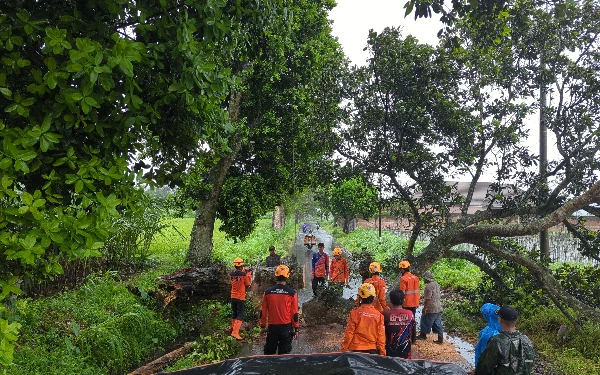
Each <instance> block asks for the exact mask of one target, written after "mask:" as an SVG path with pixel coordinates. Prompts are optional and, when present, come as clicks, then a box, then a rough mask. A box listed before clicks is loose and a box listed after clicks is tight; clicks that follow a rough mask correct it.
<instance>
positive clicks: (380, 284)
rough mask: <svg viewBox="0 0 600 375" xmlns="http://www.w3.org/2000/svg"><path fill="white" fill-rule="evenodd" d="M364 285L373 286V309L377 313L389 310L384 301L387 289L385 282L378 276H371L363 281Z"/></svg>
mask: <svg viewBox="0 0 600 375" xmlns="http://www.w3.org/2000/svg"><path fill="white" fill-rule="evenodd" d="M365 283H370V284H373V286H374V287H375V293H377V299H376V300H375V301H373V307H375V308H376V309H377V311H383V310H389V309H390V308H389V307H388V305H387V302H386V300H385V290H386V288H387V285H386V283H385V280H384V279H382V278H381V277H379V275H371V277H369V278H368V279H366V280H365ZM357 301H358V299H357Z"/></svg>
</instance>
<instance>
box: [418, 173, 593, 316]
mask: <svg viewBox="0 0 600 375" xmlns="http://www.w3.org/2000/svg"><path fill="white" fill-rule="evenodd" d="M599 201H600V182H598V183H596V184H594V185H593V186H592V187H591V188H590V189H589V190H588V191H586V192H585V193H583V194H581V195H580V196H578V197H576V198H574V199H572V200H570V201H568V202H566V203H565V204H564V205H562V206H561V207H560V208H558V209H556V210H554V211H553V212H551V213H549V214H548V215H546V216H544V217H543V218H541V219H539V220H536V221H532V222H528V223H517V224H510V223H500V224H478V223H477V222H472V221H471V222H469V225H467V226H462V225H460V224H455V225H453V226H450V227H446V228H445V230H443V231H442V232H441V234H440V235H439V236H437V237H436V238H435V239H433V240H432V241H431V242H430V243H429V245H428V246H427V247H426V248H425V250H424V251H423V252H421V254H419V255H418V256H417V257H416V258H415V262H411V263H414V268H415V272H416V273H420V272H423V271H425V270H426V269H429V268H430V267H431V265H433V263H435V262H436V261H437V260H439V259H441V258H443V257H448V256H450V257H453V256H458V255H460V257H462V258H466V257H465V254H458V253H455V254H452V251H451V250H450V249H451V248H452V247H453V246H455V245H458V244H461V243H470V244H473V245H476V246H479V247H480V248H481V249H482V250H484V251H485V252H487V253H490V254H494V255H495V256H498V257H501V258H503V259H506V260H508V261H510V262H514V263H516V264H519V265H521V266H523V267H525V268H526V269H527V270H528V271H529V273H530V274H531V275H532V276H533V277H535V278H536V280H537V281H538V282H539V284H540V286H541V287H542V288H543V289H544V291H545V292H546V293H547V294H548V295H549V296H550V297H551V298H552V299H553V301H555V303H563V304H565V305H566V306H570V307H572V308H573V309H575V310H576V311H578V312H579V313H580V314H582V315H584V316H587V317H590V318H592V319H594V320H595V321H598V322H600V311H599V310H598V309H595V308H594V307H592V306H589V305H587V304H585V303H583V302H581V301H579V300H578V299H577V298H575V297H573V296H572V295H570V294H569V293H567V291H565V290H564V289H563V288H562V286H561V285H560V283H559V282H558V281H557V280H556V279H555V278H554V276H553V275H552V272H551V271H550V270H549V269H548V268H547V267H545V266H544V265H543V264H540V263H538V262H537V261H536V260H534V259H531V258H529V257H527V256H524V255H522V254H519V253H517V252H514V251H509V250H507V249H504V248H502V247H501V246H498V245H496V244H495V243H493V242H492V241H491V238H493V237H515V236H522V235H529V234H535V233H539V232H540V231H541V230H543V229H547V228H549V227H551V226H554V225H556V224H558V223H561V222H563V221H565V220H566V219H567V218H568V217H569V216H570V215H571V214H572V213H573V212H575V211H576V210H578V209H581V208H583V207H586V206H588V205H589V204H591V203H598V202H599ZM470 260H471V261H474V260H475V259H470ZM474 264H476V265H478V266H479V267H480V268H482V270H483V271H486V268H487V267H485V266H484V265H483V264H477V262H474ZM559 307H560V306H559Z"/></svg>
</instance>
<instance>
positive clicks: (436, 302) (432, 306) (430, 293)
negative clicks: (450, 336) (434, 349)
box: [418, 271, 444, 344]
mask: <svg viewBox="0 0 600 375" xmlns="http://www.w3.org/2000/svg"><path fill="white" fill-rule="evenodd" d="M423 280H425V284H427V285H426V286H425V290H424V291H423V299H424V302H423V312H422V314H421V333H420V334H419V337H418V338H419V339H423V340H425V339H427V334H428V333H429V332H431V331H432V330H433V332H435V333H437V334H438V339H437V340H434V341H433V342H435V343H436V344H442V343H443V342H444V327H443V326H442V302H441V296H440V285H439V284H438V283H436V282H435V280H434V278H433V274H432V273H431V272H430V271H426V272H425V273H424V274H423Z"/></svg>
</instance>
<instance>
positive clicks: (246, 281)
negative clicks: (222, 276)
mask: <svg viewBox="0 0 600 375" xmlns="http://www.w3.org/2000/svg"><path fill="white" fill-rule="evenodd" d="M229 280H230V281H231V298H234V299H239V300H242V301H244V300H246V288H247V287H249V286H250V282H251V281H252V271H249V270H248V271H238V270H235V271H233V272H232V273H230V274H229Z"/></svg>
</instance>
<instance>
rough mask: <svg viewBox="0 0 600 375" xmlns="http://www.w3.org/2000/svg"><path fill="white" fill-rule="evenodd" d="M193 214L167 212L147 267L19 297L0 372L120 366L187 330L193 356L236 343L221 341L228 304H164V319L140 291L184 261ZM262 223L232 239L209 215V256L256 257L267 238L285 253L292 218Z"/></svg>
mask: <svg viewBox="0 0 600 375" xmlns="http://www.w3.org/2000/svg"><path fill="white" fill-rule="evenodd" d="M193 221H194V219H193V218H183V219H169V222H170V224H172V225H171V226H169V227H167V228H166V229H165V230H164V231H163V232H162V233H160V234H158V235H156V236H155V238H154V240H153V241H152V244H151V246H150V250H149V258H150V259H149V260H150V261H149V262H148V264H149V265H150V266H149V268H147V269H146V270H145V271H143V272H140V273H139V274H136V275H134V276H132V277H131V278H129V279H127V280H121V278H120V276H119V275H118V273H117V272H112V271H111V272H107V273H105V274H102V275H100V274H94V275H90V276H88V277H87V278H86V280H85V282H83V283H82V286H81V287H79V288H77V289H74V290H68V291H64V292H62V293H60V294H58V295H55V296H52V297H47V298H41V299H36V300H32V299H28V298H23V299H19V300H18V301H17V303H16V306H15V307H14V309H15V312H16V319H17V320H18V322H19V323H21V324H22V328H21V332H22V334H21V336H20V340H19V343H18V348H17V350H16V352H15V360H14V365H13V366H11V367H10V368H8V369H7V374H8V375H25V374H38V373H43V374H49V375H54V374H56V375H58V374H90V375H91V374H106V375H112V374H123V373H125V372H127V371H128V370H129V369H131V368H133V367H137V366H139V365H141V364H143V363H144V362H146V361H148V360H150V359H152V358H153V357H154V356H156V355H157V354H160V353H161V352H164V351H165V350H167V349H169V348H170V347H171V346H172V345H173V344H175V341H176V339H177V337H180V335H182V334H183V333H184V332H186V331H188V332H187V334H188V335H189V330H192V331H193V332H192V333H193V334H195V335H198V336H197V337H199V343H200V344H199V345H197V349H196V350H195V351H194V353H195V354H194V355H195V356H196V358H195V360H196V362H198V361H199V360H201V361H204V362H212V361H216V360H221V359H225V358H227V357H228V356H231V355H234V354H235V353H236V352H237V350H238V348H237V346H238V344H237V343H236V342H235V340H233V341H232V342H230V343H227V342H228V338H229V336H227V335H225V334H224V333H223V332H225V331H226V327H227V325H228V324H229V322H230V316H229V314H230V306H229V304H224V303H220V302H217V301H202V302H201V303H199V304H198V305H197V306H194V307H192V308H191V309H190V311H174V312H172V313H171V315H170V318H169V320H168V321H164V320H163V317H162V316H161V314H160V313H158V312H156V311H154V310H153V306H154V304H153V303H152V302H151V301H150V297H149V296H148V294H147V293H145V292H147V291H150V290H152V289H155V288H156V281H157V280H156V279H157V277H158V276H160V275H163V274H168V273H172V272H174V271H176V270H177V269H179V268H181V267H183V266H185V265H186V261H185V255H186V253H187V248H188V245H189V238H190V237H189V235H190V233H191V230H192V226H193ZM270 226H271V220H270V217H266V216H265V217H264V218H262V219H261V220H260V222H259V224H258V226H257V229H256V230H255V231H254V233H253V234H252V235H251V236H250V237H249V238H248V239H247V240H246V241H241V242H238V243H234V242H233V241H232V240H230V239H226V238H225V235H224V234H223V233H221V232H220V231H218V223H217V225H216V229H215V236H214V241H213V244H214V259H215V260H218V261H223V262H226V264H230V263H231V260H232V259H233V258H234V257H236V256H242V257H244V259H248V261H249V262H252V263H254V262H258V261H259V260H263V259H264V258H265V257H266V256H267V255H268V250H267V249H268V247H269V245H271V244H273V245H275V246H277V248H278V253H280V254H281V255H285V254H287V252H288V251H289V249H290V248H291V244H292V243H293V239H294V233H293V232H294V229H293V228H294V227H293V224H291V225H288V226H286V227H285V229H284V230H282V231H281V232H279V233H275V232H274V231H273V230H271V228H270ZM128 284H129V285H133V286H136V287H138V289H139V290H140V291H141V292H142V293H141V296H136V295H134V294H132V293H131V292H130V291H129V290H128V289H127V288H126V285H128ZM219 335H221V336H223V337H220V336H219ZM217 336H219V337H220V338H219V339H218V338H217ZM229 341H231V340H229ZM220 342H223V343H227V345H225V344H223V345H220V344H218V343H220Z"/></svg>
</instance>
